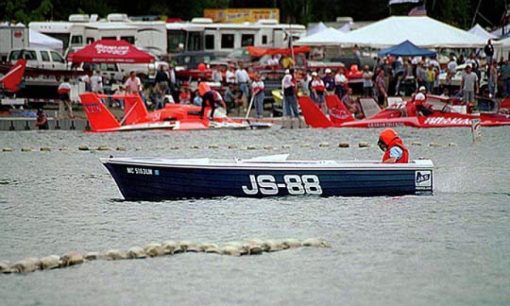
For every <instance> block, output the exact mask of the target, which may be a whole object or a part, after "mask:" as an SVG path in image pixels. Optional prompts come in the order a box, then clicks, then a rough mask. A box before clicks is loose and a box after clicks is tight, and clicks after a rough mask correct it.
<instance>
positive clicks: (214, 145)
mask: <svg viewBox="0 0 510 306" xmlns="http://www.w3.org/2000/svg"><path fill="white" fill-rule="evenodd" d="M219 147H220V146H218V145H216V144H213V145H209V149H218V148H219Z"/></svg>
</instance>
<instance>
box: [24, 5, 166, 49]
mask: <svg viewBox="0 0 510 306" xmlns="http://www.w3.org/2000/svg"><path fill="white" fill-rule="evenodd" d="M29 27H30V29H32V30H35V31H38V32H40V33H43V34H46V35H49V36H52V37H54V38H57V39H60V40H62V41H63V42H64V48H65V49H68V48H80V47H83V46H85V45H87V44H89V43H91V42H94V41H96V40H99V39H115V40H121V39H122V40H126V41H128V42H129V43H132V44H134V45H135V46H137V47H139V48H142V49H145V50H147V51H150V52H151V53H153V54H155V55H163V54H166V53H167V50H166V49H167V42H166V39H167V35H166V27H165V23H164V22H163V21H132V20H130V19H129V18H128V16H127V15H125V14H109V15H108V16H107V17H106V19H101V20H98V16H97V15H95V14H92V15H90V16H89V15H87V14H73V15H70V16H69V21H44V22H31V23H30V24H29Z"/></svg>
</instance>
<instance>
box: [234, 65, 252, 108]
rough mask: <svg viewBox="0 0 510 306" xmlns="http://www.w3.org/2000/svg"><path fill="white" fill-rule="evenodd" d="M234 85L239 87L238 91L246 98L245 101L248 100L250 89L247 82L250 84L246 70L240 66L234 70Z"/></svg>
mask: <svg viewBox="0 0 510 306" xmlns="http://www.w3.org/2000/svg"><path fill="white" fill-rule="evenodd" d="M235 76H236V83H237V84H238V85H239V90H241V92H242V93H243V95H244V96H245V97H246V100H249V99H250V89H249V87H248V82H250V76H249V75H248V72H247V71H246V69H244V68H243V65H242V64H239V68H238V69H237V70H236V73H235Z"/></svg>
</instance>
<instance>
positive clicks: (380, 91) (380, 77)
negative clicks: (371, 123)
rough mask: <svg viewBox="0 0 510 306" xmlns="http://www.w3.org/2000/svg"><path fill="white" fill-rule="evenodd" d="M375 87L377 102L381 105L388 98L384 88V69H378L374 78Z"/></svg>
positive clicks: (386, 90)
mask: <svg viewBox="0 0 510 306" xmlns="http://www.w3.org/2000/svg"><path fill="white" fill-rule="evenodd" d="M375 89H376V92H377V103H378V104H379V106H381V107H382V106H384V103H385V102H386V99H387V98H388V89H387V88H386V82H385V81H384V70H382V69H381V70H379V72H378V73H377V77H376V78H375Z"/></svg>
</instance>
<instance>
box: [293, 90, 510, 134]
mask: <svg viewBox="0 0 510 306" xmlns="http://www.w3.org/2000/svg"><path fill="white" fill-rule="evenodd" d="M448 102H449V100H447V99H444V98H440V97H434V96H431V97H429V98H428V99H427V102H426V103H417V102H416V101H413V100H409V101H400V103H395V104H390V106H389V107H388V108H387V109H383V110H381V109H380V108H379V106H378V105H377V103H376V102H375V101H374V100H373V99H360V101H359V102H356V103H358V107H359V108H360V109H361V110H362V112H363V114H364V116H365V118H364V119H355V118H354V117H353V114H352V113H351V112H350V111H349V110H348V109H347V107H346V106H345V105H344V103H343V102H341V101H340V99H338V97H337V96H336V95H330V96H327V97H326V103H327V105H328V109H329V116H327V115H325V114H324V113H323V112H322V111H321V110H320V108H319V107H318V106H317V105H316V104H315V103H314V102H313V101H312V99H311V98H310V97H308V96H302V97H299V105H300V106H301V110H302V113H303V116H304V117H305V122H306V124H308V125H309V126H311V127H314V128H329V127H351V128H381V127H397V126H410V127H416V128H445V127H471V125H472V120H473V119H479V120H480V123H481V125H482V126H502V125H510V115H508V114H501V113H498V112H497V111H492V112H482V113H472V114H469V113H467V109H468V107H466V106H463V105H453V104H450V103H448ZM424 105H427V106H424ZM423 108H425V109H424V110H423Z"/></svg>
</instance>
